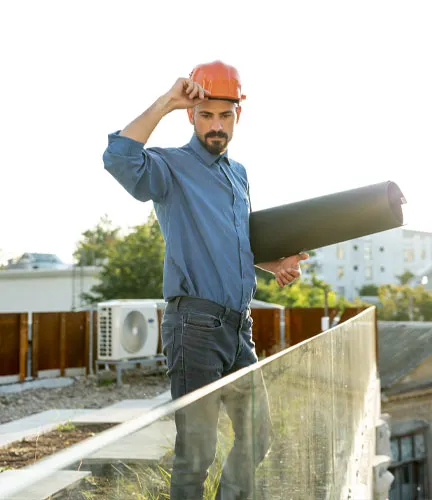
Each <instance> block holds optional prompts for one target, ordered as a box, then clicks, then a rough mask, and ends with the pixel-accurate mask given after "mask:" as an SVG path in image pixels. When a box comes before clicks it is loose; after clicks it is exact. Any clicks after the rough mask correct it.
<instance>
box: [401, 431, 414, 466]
mask: <svg viewBox="0 0 432 500" xmlns="http://www.w3.org/2000/svg"><path fill="white" fill-rule="evenodd" d="M400 442H401V454H402V456H401V460H409V459H410V458H412V457H413V456H414V455H413V449H412V437H411V436H407V437H404V438H402V439H401V440H400Z"/></svg>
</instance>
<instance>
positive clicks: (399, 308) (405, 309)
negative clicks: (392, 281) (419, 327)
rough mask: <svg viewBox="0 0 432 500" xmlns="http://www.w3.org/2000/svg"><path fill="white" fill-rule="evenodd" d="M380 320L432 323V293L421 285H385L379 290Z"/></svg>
mask: <svg viewBox="0 0 432 500" xmlns="http://www.w3.org/2000/svg"><path fill="white" fill-rule="evenodd" d="M379 299H380V306H379V309H378V313H379V318H380V319H382V320H386V321H409V320H413V321H432V293H430V292H428V291H427V290H425V289H424V288H423V286H421V285H419V286H416V287H414V288H412V287H410V286H408V285H384V286H382V287H380V289H379Z"/></svg>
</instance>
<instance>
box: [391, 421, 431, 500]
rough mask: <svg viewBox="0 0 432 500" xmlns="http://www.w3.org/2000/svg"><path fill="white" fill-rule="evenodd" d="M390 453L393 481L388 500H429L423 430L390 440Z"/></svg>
mask: <svg viewBox="0 0 432 500" xmlns="http://www.w3.org/2000/svg"><path fill="white" fill-rule="evenodd" d="M391 451H392V463H391V465H390V467H389V471H390V472H391V473H392V474H393V475H394V481H393V483H392V485H391V489H390V494H389V499H390V500H404V499H406V498H418V499H422V498H424V499H426V498H430V496H429V491H428V474H427V453H426V436H425V430H424V429H422V430H420V431H417V432H415V433H412V434H408V435H406V436H400V437H394V438H392V439H391Z"/></svg>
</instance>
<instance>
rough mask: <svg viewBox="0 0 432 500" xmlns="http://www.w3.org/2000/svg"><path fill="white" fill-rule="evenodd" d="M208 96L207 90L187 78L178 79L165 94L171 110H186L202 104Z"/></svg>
mask: <svg viewBox="0 0 432 500" xmlns="http://www.w3.org/2000/svg"><path fill="white" fill-rule="evenodd" d="M209 96H210V92H209V91H208V90H204V89H203V88H202V87H201V85H199V84H198V83H195V82H193V81H192V80H190V79H189V78H179V79H178V80H177V81H176V82H175V84H174V85H173V86H172V87H171V89H170V90H169V91H168V92H167V93H166V94H165V97H166V98H167V100H168V105H169V108H170V109H171V110H174V109H187V108H192V107H194V106H196V105H197V104H200V103H202V102H204V101H205V100H206V99H207V98H208V97H209Z"/></svg>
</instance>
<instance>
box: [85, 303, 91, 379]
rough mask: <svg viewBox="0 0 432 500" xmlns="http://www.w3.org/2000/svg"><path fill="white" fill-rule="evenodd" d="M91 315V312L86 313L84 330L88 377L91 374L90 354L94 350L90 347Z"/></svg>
mask: <svg viewBox="0 0 432 500" xmlns="http://www.w3.org/2000/svg"><path fill="white" fill-rule="evenodd" d="M90 315H91V311H86V312H85V318H84V321H85V326H84V328H85V330H84V337H85V340H84V342H85V348H84V359H85V367H86V375H89V373H90V364H91V360H90V353H91V350H92V347H91V346H90Z"/></svg>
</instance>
